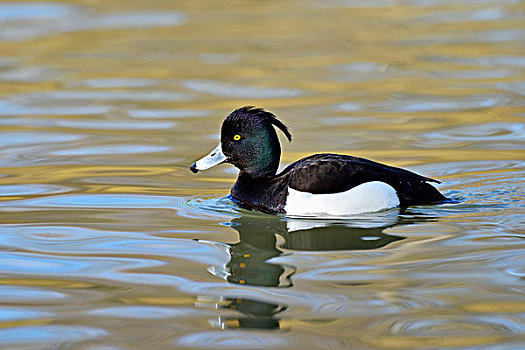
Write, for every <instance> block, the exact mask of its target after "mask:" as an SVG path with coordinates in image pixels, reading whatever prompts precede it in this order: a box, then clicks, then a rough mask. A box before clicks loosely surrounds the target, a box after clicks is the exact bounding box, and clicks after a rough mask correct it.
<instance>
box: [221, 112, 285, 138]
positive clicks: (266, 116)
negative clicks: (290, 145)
mask: <svg viewBox="0 0 525 350" xmlns="http://www.w3.org/2000/svg"><path fill="white" fill-rule="evenodd" d="M231 115H232V116H233V115H249V116H254V117H256V118H257V119H259V120H261V121H263V122H267V123H270V124H272V125H274V126H276V127H277V128H279V129H280V130H281V131H282V132H283V133H284V135H286V138H287V139H288V141H290V142H292V134H290V131H288V127H287V126H286V125H284V124H283V123H282V122H281V121H280V120H279V119H277V117H276V116H275V115H274V114H273V113H271V112H268V111H265V110H264V109H262V108H257V107H254V106H244V107H241V108H237V109H236V110H234V111H233V112H232V113H231Z"/></svg>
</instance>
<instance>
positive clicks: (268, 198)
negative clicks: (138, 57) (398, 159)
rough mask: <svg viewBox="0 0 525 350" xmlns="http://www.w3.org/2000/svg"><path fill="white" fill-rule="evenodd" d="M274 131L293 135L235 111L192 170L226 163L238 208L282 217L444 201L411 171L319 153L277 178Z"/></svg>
mask: <svg viewBox="0 0 525 350" xmlns="http://www.w3.org/2000/svg"><path fill="white" fill-rule="evenodd" d="M276 128H277V129H279V130H280V131H282V132H283V134H284V135H285V136H286V138H287V139H288V141H289V142H291V141H292V135H291V133H290V131H289V130H288V127H287V126H286V125H285V124H283V123H282V122H281V121H280V120H279V119H277V117H276V116H275V115H274V114H273V113H271V112H268V111H266V110H264V109H262V108H256V107H254V106H244V107H241V108H238V109H235V110H234V111H233V112H231V113H230V114H229V115H228V116H227V117H226V118H225V119H224V121H223V123H222V126H221V136H220V142H219V144H218V145H217V147H215V148H214V149H213V150H212V151H211V152H210V153H209V154H208V155H206V156H204V157H203V158H201V159H199V160H197V161H196V162H194V163H193V164H192V165H191V166H190V170H191V171H192V172H193V173H197V172H198V171H202V170H207V169H209V168H211V167H213V166H216V165H219V164H223V163H228V164H231V165H233V166H235V167H236V168H238V169H239V174H238V177H237V181H235V183H234V185H233V187H232V188H231V195H230V196H231V198H232V199H233V201H234V202H235V203H237V204H238V205H239V206H241V207H242V208H246V209H250V210H258V211H262V212H265V213H272V214H284V215H286V216H301V217H302V216H307V217H308V216H313V217H320V216H323V215H329V216H345V215H355V214H363V213H371V212H379V211H384V210H389V209H394V208H398V209H400V210H404V209H406V208H407V207H409V206H415V205H427V204H436V203H441V202H445V201H447V199H448V198H447V197H445V196H444V195H443V194H441V193H440V192H439V191H438V189H436V188H435V187H434V186H433V185H431V184H430V183H438V184H439V183H440V182H439V181H438V180H435V179H432V178H428V177H424V176H421V175H418V174H416V173H414V172H411V171H409V170H405V169H402V168H397V167H394V166H390V165H386V164H382V163H378V162H375V161H372V160H368V159H365V158H359V157H354V156H350V155H344V154H333V153H319V154H314V155H310V156H307V157H305V158H302V159H300V160H298V161H296V162H294V163H292V164H290V165H289V166H287V167H286V168H285V169H284V170H282V171H281V172H280V173H277V170H278V168H279V163H280V158H281V144H280V143H279V138H278V136H277V131H276Z"/></svg>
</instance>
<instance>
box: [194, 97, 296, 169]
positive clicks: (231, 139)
mask: <svg viewBox="0 0 525 350" xmlns="http://www.w3.org/2000/svg"><path fill="white" fill-rule="evenodd" d="M274 126H275V127H277V128H279V129H280V130H281V131H282V132H283V133H284V134H285V135H286V137H287V138H288V140H289V141H291V140H292V135H291V134H290V132H289V131H288V128H287V127H286V126H285V125H284V124H283V123H282V122H280V121H279V120H278V119H277V118H276V117H275V115H273V114H272V113H270V112H267V111H265V110H263V109H261V108H255V107H252V106H246V107H241V108H239V109H236V110H234V111H233V112H232V113H230V115H229V116H227V117H226V119H225V120H224V122H223V123H222V127H221V142H220V144H219V147H218V148H216V149H215V150H214V151H212V152H211V153H210V155H208V156H207V157H205V158H203V159H201V160H199V161H197V162H195V163H194V164H193V165H192V167H191V168H190V169H192V171H195V172H196V171H198V170H204V169H207V168H209V167H210V166H213V165H215V164H219V163H221V162H227V163H231V164H233V165H234V166H236V167H237V168H239V169H240V170H241V172H244V173H246V174H249V175H250V176H251V177H254V178H258V177H266V176H273V175H275V173H276V172H277V168H278V167H279V160H280V158H281V145H280V143H279V138H278V137H277V133H276V132H275V129H274ZM218 149H219V150H222V153H223V154H222V155H220V156H221V158H218V157H219V156H218V154H217V153H218ZM210 157H211V158H213V157H214V158H217V159H222V161H217V162H216V163H213V161H211V160H209V159H210ZM212 163H213V164H212Z"/></svg>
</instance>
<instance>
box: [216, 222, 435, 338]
mask: <svg viewBox="0 0 525 350" xmlns="http://www.w3.org/2000/svg"><path fill="white" fill-rule="evenodd" d="M426 220H429V218H428V217H425V218H419V219H414V218H406V217H400V216H398V215H397V213H395V215H391V216H385V217H379V218H378V217H376V218H374V219H373V221H372V220H361V221H359V220H358V221H357V224H356V222H355V221H352V222H349V221H348V220H317V219H315V220H314V219H290V218H282V217H279V216H271V215H264V214H258V215H250V214H247V215H244V216H241V217H238V218H235V219H233V220H232V221H231V227H232V228H233V229H235V230H236V231H237V232H238V233H239V239H240V241H239V242H238V243H234V244H228V251H229V254H230V260H229V261H228V263H227V264H225V265H222V266H210V268H209V269H208V270H209V271H210V272H211V273H212V274H214V275H216V276H219V277H221V278H224V279H226V280H227V281H228V282H230V283H235V284H242V285H251V286H261V287H278V288H286V287H291V286H292V285H293V283H292V275H293V274H294V272H295V271H296V267H295V266H291V265H287V264H281V263H279V262H277V261H272V260H270V259H272V258H275V257H278V256H281V255H283V254H285V253H284V250H291V251H293V250H297V251H335V250H370V249H378V248H381V247H384V246H386V245H388V244H390V243H392V242H395V241H400V240H403V239H404V237H400V236H394V235H389V234H386V233H384V232H383V231H384V230H385V229H386V228H389V227H393V226H398V225H409V224H412V223H415V222H421V221H426ZM222 307H224V308H229V309H232V310H236V311H239V312H240V313H241V314H242V316H241V317H238V318H220V319H218V320H217V321H215V322H213V323H214V324H215V325H216V326H218V327H220V328H236V327H239V328H258V329H277V328H280V318H279V313H281V312H283V311H284V310H286V308H287V306H286V305H277V304H273V303H267V302H262V301H258V300H250V299H245V298H235V299H228V302H227V303H226V304H222Z"/></svg>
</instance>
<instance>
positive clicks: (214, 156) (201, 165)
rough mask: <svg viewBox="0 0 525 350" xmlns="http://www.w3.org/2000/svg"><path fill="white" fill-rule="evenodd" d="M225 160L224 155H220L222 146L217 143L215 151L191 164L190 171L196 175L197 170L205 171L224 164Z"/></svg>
mask: <svg viewBox="0 0 525 350" xmlns="http://www.w3.org/2000/svg"><path fill="white" fill-rule="evenodd" d="M226 160H227V158H226V156H225V155H224V153H222V146H221V143H220V142H219V145H218V146H217V147H215V149H214V150H213V151H211V152H210V154H208V155H207V156H206V157H204V158H201V159H199V160H198V161H196V162H195V163H193V164H192V165H191V167H190V170H191V171H192V172H194V173H196V172H197V171H199V170H206V169H209V168H211V167H213V166H215V165H218V164H221V163H224V162H225V161H226Z"/></svg>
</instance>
